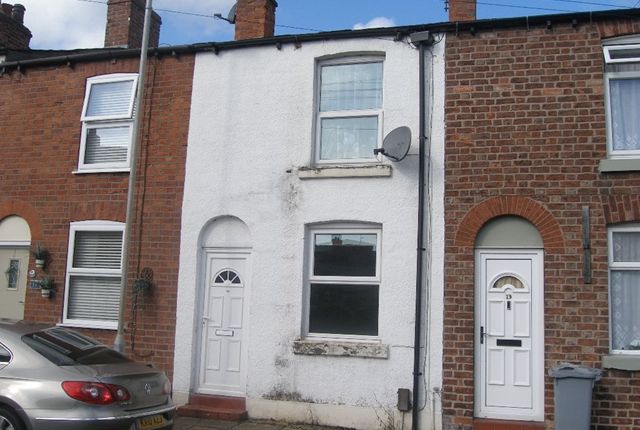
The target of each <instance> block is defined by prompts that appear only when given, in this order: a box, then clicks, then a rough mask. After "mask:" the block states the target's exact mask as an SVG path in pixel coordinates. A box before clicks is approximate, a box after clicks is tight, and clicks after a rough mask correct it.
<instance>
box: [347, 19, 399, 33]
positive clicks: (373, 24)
mask: <svg viewBox="0 0 640 430" xmlns="http://www.w3.org/2000/svg"><path fill="white" fill-rule="evenodd" d="M395 25H396V23H395V22H394V21H393V19H391V18H387V17H384V16H377V17H375V18H373V19H372V20H370V21H369V22H367V23H365V24H363V23H361V22H359V23H357V24H355V25H354V26H353V29H354V30H363V29H365V28H377V27H395Z"/></svg>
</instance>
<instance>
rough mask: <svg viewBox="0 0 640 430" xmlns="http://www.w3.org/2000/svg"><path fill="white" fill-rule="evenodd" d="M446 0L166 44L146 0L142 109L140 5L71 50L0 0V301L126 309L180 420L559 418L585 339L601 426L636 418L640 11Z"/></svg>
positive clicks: (103, 334) (8, 306)
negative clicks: (169, 386) (545, 9)
mask: <svg viewBox="0 0 640 430" xmlns="http://www.w3.org/2000/svg"><path fill="white" fill-rule="evenodd" d="M448 4H449V8H450V19H449V21H448V22H443V23H433V24H425V25H417V26H405V27H394V28H379V29H367V30H358V31H352V30H345V31H334V32H322V33H312V34H304V35H291V36H289V35H284V36H274V34H273V29H274V22H275V14H276V10H277V7H278V5H277V3H276V2H275V1H274V0H240V1H239V2H238V4H237V8H236V9H235V19H232V21H235V23H234V24H235V30H236V40H234V41H229V42H209V43H201V44H196V45H186V46H169V47H157V42H158V34H159V33H158V32H159V25H160V20H159V17H157V16H155V20H154V23H155V24H154V31H153V32H152V37H151V39H152V48H151V49H150V55H149V59H148V60H149V62H148V67H147V70H146V72H145V78H146V79H145V80H146V83H145V84H144V98H143V102H142V104H141V105H137V104H136V103H135V102H134V93H135V91H136V88H138V87H142V86H141V84H140V82H141V76H140V75H139V71H138V67H139V64H138V63H139V61H138V57H139V56H140V49H139V48H140V46H141V35H142V32H141V31H142V27H141V23H142V16H143V9H144V6H143V4H142V1H141V0H127V1H124V2H123V1H121V0H117V1H110V2H109V5H108V16H107V20H108V21H107V34H106V37H105V47H104V48H96V49H90V50H73V51H39V50H31V49H29V48H28V43H29V39H30V32H29V30H28V29H27V28H26V27H24V25H23V17H24V13H25V11H24V8H22V7H19V5H8V4H1V5H0V7H1V9H0V11H1V12H0V61H1V62H0V94H2V98H1V99H0V118H2V120H1V122H0V143H1V144H2V148H3V149H4V153H5V156H3V157H2V158H1V159H0V178H1V181H0V265H1V266H0V267H4V268H5V269H4V270H5V274H6V275H7V276H6V283H4V284H2V285H0V288H1V289H0V317H3V318H18V319H21V318H25V319H30V320H36V321H40V322H46V323H51V324H60V325H65V326H72V327H77V328H79V329H81V330H83V331H85V332H87V333H90V334H91V335H93V336H94V337H98V338H100V339H102V340H103V341H105V342H106V343H112V342H113V340H114V336H115V334H116V331H115V329H116V327H117V326H118V322H119V321H120V322H121V323H124V333H125V338H126V342H125V343H126V352H127V353H129V354H131V355H132V356H133V357H134V358H137V359H138V360H142V361H148V362H150V363H154V364H156V365H158V366H160V367H162V368H163V369H165V370H167V371H168V373H169V374H170V375H171V377H172V380H173V387H174V391H173V394H174V399H175V401H176V402H177V403H178V404H179V405H181V408H180V409H179V412H180V413H182V414H184V415H195V416H208V417H223V418H228V419H241V418H243V417H246V416H247V415H248V416H251V417H257V418H276V419H283V420H288V421H298V422H309V423H310V422H314V423H321V424H329V425H336V426H343V427H347V428H358V429H375V428H380V429H389V428H403V429H408V428H414V429H447V430H454V429H489V428H491V429H518V428H547V429H552V428H554V427H555V426H556V424H557V423H556V415H557V413H558V412H559V411H558V410H556V408H555V406H554V400H555V394H554V378H553V377H552V376H549V371H550V370H551V369H553V368H554V367H555V366H557V365H558V364H559V363H562V362H571V363H574V364H578V365H583V366H586V367H589V368H594V369H599V370H601V371H602V379H601V380H599V381H597V382H596V383H595V387H594V394H593V402H592V406H593V410H592V416H591V419H592V422H593V425H594V428H597V429H632V428H637V427H640V418H638V417H640V397H639V395H638V390H640V377H639V376H638V372H640V353H639V352H638V351H640V319H639V317H638V315H639V314H638V312H637V310H638V308H639V307H640V293H638V292H637V291H636V290H637V289H638V284H639V282H638V276H637V274H638V273H639V272H638V270H640V269H639V268H640V260H639V258H640V257H639V251H638V250H640V243H639V239H638V238H640V200H639V198H638V195H639V194H640V173H639V172H640V161H639V159H638V158H639V157H640V20H639V19H640V10H638V9H627V10H623V11H620V10H617V11H602V12H593V13H576V14H560V15H545V16H535V17H520V18H508V19H489V20H477V19H476V4H475V2H474V1H468V0H450V1H449V2H448ZM26 13H28V11H27V12H26ZM232 18H233V17H232ZM136 117H138V119H141V124H142V125H141V134H140V138H139V140H137V148H138V149H137V157H134V156H133V154H134V150H133V148H134V146H135V145H134V138H133V132H132V128H133V121H134V119H135V118H136ZM134 162H135V166H136V170H137V172H138V173H137V179H136V180H135V181H134V183H133V188H131V189H132V191H133V196H134V198H133V214H134V216H133V220H131V221H130V225H129V227H130V232H131V241H130V244H129V247H128V252H127V256H128V266H127V269H128V270H127V271H126V273H128V275H127V278H128V279H127V283H126V285H127V286H126V289H125V291H124V298H125V300H124V308H122V309H124V312H123V314H122V315H123V316H122V317H119V311H120V310H121V307H120V303H119V298H120V294H121V292H122V289H121V286H120V285H121V284H120V283H121V279H122V277H123V274H124V273H125V272H124V271H123V263H122V261H123V255H124V253H125V251H124V249H125V247H124V246H123V243H124V235H123V232H124V230H125V219H126V207H127V203H126V202H127V192H128V189H129V179H130V176H131V172H132V167H133V166H134V164H132V163H134ZM38 245H39V248H40V249H42V250H44V251H46V252H44V256H45V257H46V258H45V261H44V263H43V264H40V263H37V264H36V257H38V256H36V255H33V256H30V255H29V250H30V249H32V250H36V249H38ZM45 279H49V280H52V281H53V284H54V286H55V288H54V290H53V294H52V295H51V296H50V297H48V298H45V297H44V296H43V290H42V285H43V283H42V281H43V280H45Z"/></svg>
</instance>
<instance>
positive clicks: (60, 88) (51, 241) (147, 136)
mask: <svg viewBox="0 0 640 430" xmlns="http://www.w3.org/2000/svg"><path fill="white" fill-rule="evenodd" d="M193 65H194V57H193V56H189V55H187V56H181V57H180V58H172V57H166V58H164V57H162V58H157V57H154V58H153V59H150V62H149V70H148V76H147V92H146V98H145V100H146V101H145V113H144V121H143V128H142V144H141V146H140V148H139V170H138V172H139V173H138V181H137V190H136V194H135V204H136V206H135V212H136V214H137V215H136V220H135V222H134V224H133V227H132V242H131V247H130V250H131V254H130V265H129V274H130V276H129V286H131V284H132V281H133V279H134V278H135V277H136V275H137V274H139V273H140V270H141V269H142V268H144V267H150V268H151V269H153V272H154V283H155V286H154V289H153V291H152V293H151V294H150V295H148V296H144V297H141V298H140V300H139V301H138V311H137V314H136V315H135V317H136V319H135V323H136V324H137V330H136V333H135V337H134V338H133V340H135V352H134V351H132V350H131V345H132V334H133V332H132V328H133V325H134V320H133V317H134V315H133V314H132V312H131V301H132V300H131V288H130V287H129V294H128V295H127V310H126V312H125V320H126V333H125V336H126V338H125V340H126V343H127V351H126V352H127V353H128V354H130V355H131V356H132V357H134V358H136V359H138V360H141V361H144V362H149V363H153V364H154V365H156V366H159V367H161V368H163V369H165V370H167V371H168V372H169V373H171V372H172V367H173V350H174V336H175V315H176V312H175V308H176V292H177V282H178V254H179V246H180V225H181V224H180V223H181V207H182V190H183V181H184V165H185V156H186V144H187V130H188V121H189V108H190V100H191V87H192V76H193ZM137 71H138V62H137V60H118V61H117V62H116V61H113V62H112V61H103V62H97V63H80V64H75V65H74V67H73V68H69V67H65V66H60V67H47V68H44V67H43V68H34V69H31V68H29V69H26V70H24V72H23V73H20V72H11V73H9V74H4V75H3V76H2V77H0V94H2V95H3V96H2V97H1V98H0V117H2V122H1V123H0V136H2V146H3V153H4V156H3V157H2V158H1V159H0V196H1V197H0V219H2V218H5V217H6V216H9V215H13V214H15V215H19V216H21V217H23V218H24V219H25V220H26V221H27V222H28V224H29V227H30V228H31V233H32V237H33V241H40V242H42V244H43V245H44V247H45V248H46V249H47V250H48V251H49V252H50V253H51V261H50V264H49V265H48V267H47V268H46V270H47V272H48V273H49V274H50V275H51V276H52V277H53V279H54V281H55V283H56V286H57V291H56V294H55V296H54V298H53V299H51V300H47V299H44V298H42V297H41V296H40V294H39V291H37V290H34V291H30V290H28V291H27V297H26V304H25V318H26V319H29V320H34V321H39V322H43V323H50V324H55V323H58V322H60V321H61V318H62V310H63V302H64V284H65V272H66V264H67V261H66V260H67V246H68V241H69V223H70V222H72V221H84V220H107V221H120V222H124V218H125V210H126V197H127V186H128V174H127V173H93V174H74V173H73V171H74V170H76V168H77V163H78V153H79V145H80V132H81V123H80V113H81V109H82V103H83V98H84V92H85V86H86V79H87V78H88V77H91V76H96V75H103V74H109V73H118V72H127V73H130V72H137ZM29 268H30V269H31V268H33V269H35V264H34V261H33V259H31V261H30V263H29ZM35 270H37V273H38V276H41V275H42V272H41V271H40V269H35ZM85 331H86V332H87V333H88V334H90V335H91V336H94V337H97V338H99V339H101V340H102V341H104V342H106V343H107V344H112V343H113V340H114V337H115V331H112V330H85Z"/></svg>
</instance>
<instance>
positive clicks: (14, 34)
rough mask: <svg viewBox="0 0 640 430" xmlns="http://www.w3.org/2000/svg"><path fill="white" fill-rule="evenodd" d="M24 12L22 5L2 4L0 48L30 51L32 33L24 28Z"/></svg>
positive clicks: (0, 5)
mask: <svg viewBox="0 0 640 430" xmlns="http://www.w3.org/2000/svg"><path fill="white" fill-rule="evenodd" d="M0 2H1V0H0ZM24 11H25V8H24V6H23V5H21V4H14V5H13V6H12V5H10V4H8V3H2V4H0V48H6V49H14V50H23V49H29V41H30V40H31V32H30V31H29V29H28V28H27V27H25V26H24Z"/></svg>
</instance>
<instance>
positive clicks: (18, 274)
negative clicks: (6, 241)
mask: <svg viewBox="0 0 640 430" xmlns="http://www.w3.org/2000/svg"><path fill="white" fill-rule="evenodd" d="M28 265H29V248H14V247H2V246H0V269H2V271H3V272H4V274H3V275H4V276H3V277H2V278H0V279H2V281H0V318H10V319H17V320H21V319H22V318H24V299H25V294H26V292H27V266H28Z"/></svg>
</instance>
